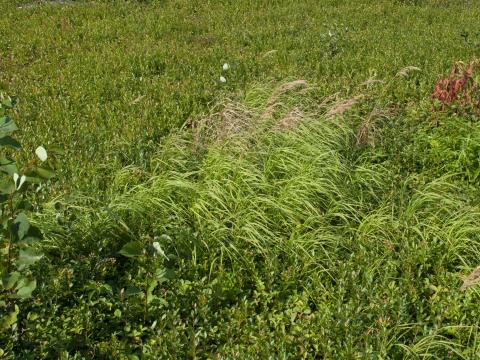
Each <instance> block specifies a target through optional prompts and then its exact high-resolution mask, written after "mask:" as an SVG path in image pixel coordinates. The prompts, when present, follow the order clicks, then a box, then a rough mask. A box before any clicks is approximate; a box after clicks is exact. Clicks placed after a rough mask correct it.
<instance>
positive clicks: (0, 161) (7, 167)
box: [0, 157, 18, 176]
mask: <svg viewBox="0 0 480 360" xmlns="http://www.w3.org/2000/svg"><path fill="white" fill-rule="evenodd" d="M0 171H1V172H3V173H5V174H8V175H10V176H13V174H15V173H17V174H18V168H17V163H16V162H15V160H12V159H9V158H6V157H1V158H0Z"/></svg>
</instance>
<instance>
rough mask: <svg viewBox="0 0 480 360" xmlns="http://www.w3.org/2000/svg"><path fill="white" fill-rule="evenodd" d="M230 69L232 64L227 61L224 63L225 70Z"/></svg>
mask: <svg viewBox="0 0 480 360" xmlns="http://www.w3.org/2000/svg"><path fill="white" fill-rule="evenodd" d="M228 69H230V65H228V64H227V63H225V64H223V70H225V71H227V70H228Z"/></svg>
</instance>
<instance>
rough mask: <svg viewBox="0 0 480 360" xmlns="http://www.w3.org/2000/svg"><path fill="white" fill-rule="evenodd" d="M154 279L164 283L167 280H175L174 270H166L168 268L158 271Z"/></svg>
mask: <svg viewBox="0 0 480 360" xmlns="http://www.w3.org/2000/svg"><path fill="white" fill-rule="evenodd" d="M155 278H156V279H157V280H158V281H159V282H165V281H167V280H172V279H174V278H175V270H173V269H168V268H163V269H158V270H157V271H156V272H155Z"/></svg>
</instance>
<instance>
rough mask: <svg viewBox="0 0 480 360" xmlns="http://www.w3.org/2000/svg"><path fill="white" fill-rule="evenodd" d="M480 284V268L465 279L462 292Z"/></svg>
mask: <svg viewBox="0 0 480 360" xmlns="http://www.w3.org/2000/svg"><path fill="white" fill-rule="evenodd" d="M479 282H480V266H478V267H477V268H475V270H473V271H472V272H471V273H470V274H469V275H468V276H466V277H465V278H464V279H463V284H462V287H461V288H460V290H462V291H463V290H466V289H468V288H469V287H471V286H473V285H476V284H478V283H479Z"/></svg>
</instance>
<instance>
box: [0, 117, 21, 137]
mask: <svg viewBox="0 0 480 360" xmlns="http://www.w3.org/2000/svg"><path fill="white" fill-rule="evenodd" d="M15 130H18V128H17V125H16V124H15V122H14V121H13V120H12V119H10V118H9V117H8V116H2V117H0V137H4V136H6V135H10V134H11V133H12V132H14V131H15Z"/></svg>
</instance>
